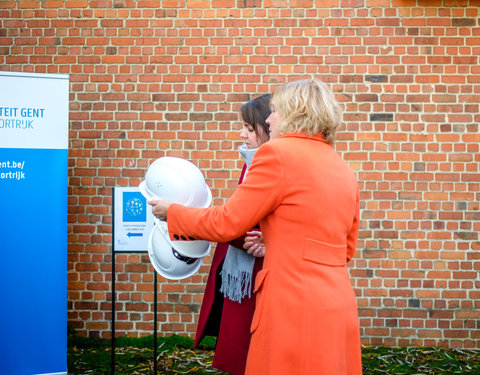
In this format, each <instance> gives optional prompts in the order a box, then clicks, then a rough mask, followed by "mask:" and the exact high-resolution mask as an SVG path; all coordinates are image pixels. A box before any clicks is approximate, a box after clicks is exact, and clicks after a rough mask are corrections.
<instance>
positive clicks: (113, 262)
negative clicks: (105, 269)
mask: <svg viewBox="0 0 480 375" xmlns="http://www.w3.org/2000/svg"><path fill="white" fill-rule="evenodd" d="M115 299H116V298H115V252H113V253H112V337H111V340H112V359H111V362H112V364H111V369H112V371H111V373H112V375H113V374H115Z"/></svg>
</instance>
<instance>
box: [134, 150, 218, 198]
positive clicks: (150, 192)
mask: <svg viewBox="0 0 480 375" xmlns="http://www.w3.org/2000/svg"><path fill="white" fill-rule="evenodd" d="M139 188H140V192H141V193H142V195H143V196H144V197H145V198H147V199H148V200H155V199H166V200H169V201H170V202H173V203H179V204H182V205H184V206H190V207H208V206H210V204H211V203H212V192H211V191H210V188H209V187H208V185H207V184H206V183H205V178H204V177H203V174H202V172H201V171H200V169H198V168H197V166H196V165H195V164H193V163H191V162H189V161H188V160H185V159H182V158H176V157H172V156H165V157H162V158H159V159H157V160H155V161H154V162H153V163H152V164H151V165H150V167H149V168H148V170H147V174H146V175H145V181H142V182H141V183H140V186H139Z"/></svg>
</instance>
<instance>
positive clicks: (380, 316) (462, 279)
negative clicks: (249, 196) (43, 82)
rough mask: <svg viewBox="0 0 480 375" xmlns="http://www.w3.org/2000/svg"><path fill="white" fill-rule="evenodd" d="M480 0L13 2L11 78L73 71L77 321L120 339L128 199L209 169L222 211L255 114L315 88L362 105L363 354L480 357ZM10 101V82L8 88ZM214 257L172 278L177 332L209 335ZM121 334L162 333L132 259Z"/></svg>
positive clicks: (359, 270) (141, 264) (354, 138)
mask: <svg viewBox="0 0 480 375" xmlns="http://www.w3.org/2000/svg"><path fill="white" fill-rule="evenodd" d="M479 5H480V2H479V1H475V0H429V1H427V0H263V1H261V0H138V1H134V0H97V1H94V0H90V1H87V0H65V1H63V0H62V1H61V0H45V1H34V0H31V1H1V2H0V14H1V17H0V26H1V28H0V63H1V66H0V69H1V70H6V71H25V72H38V73H63V74H69V75H70V159H69V201H68V202H69V216H68V223H69V225H68V231H69V233H68V235H69V237H68V244H69V246H68V259H69V263H68V280H69V285H68V301H69V302H68V320H69V324H71V325H72V326H73V327H74V328H75V329H76V330H77V331H78V333H80V334H82V335H88V336H99V337H109V335H110V320H111V313H110V311H111V303H110V301H111V293H110V288H111V261H112V255H111V242H112V235H111V224H112V217H111V204H112V197H111V191H112V187H114V186H136V185H138V183H139V182H140V181H141V179H142V178H143V176H144V174H145V171H146V169H147V167H148V165H149V163H151V162H152V161H153V160H154V159H156V158H158V157H161V156H164V155H172V156H180V157H184V158H187V159H189V160H192V161H194V162H195V163H196V164H197V165H198V166H199V167H200V168H201V169H202V171H203V172H204V174H205V176H206V178H207V181H208V184H209V185H210V186H211V187H212V192H213V195H214V203H215V204H220V203H221V202H222V201H223V200H224V199H225V198H227V197H228V196H230V195H231V194H232V191H233V190H234V188H235V186H236V179H237V178H238V176H239V168H240V167H241V162H240V159H239V156H238V154H237V152H236V151H235V150H236V146H237V145H238V144H239V137H238V131H239V129H240V128H241V124H240V122H239V118H238V110H239V107H240V105H241V104H242V103H243V102H245V101H246V100H248V99H249V98H251V97H253V96H255V95H257V94H260V93H266V92H271V91H272V89H273V88H274V87H275V86H276V85H278V84H279V83H282V82H286V81H287V80H293V79H297V78H304V77H311V76H315V77H318V78H321V79H323V80H324V81H326V82H328V83H329V84H330V85H331V86H332V87H333V89H334V91H335V92H336V95H337V98H338V99H339V101H340V102H341V103H342V105H343V106H344V108H345V114H344V124H345V125H344V129H343V130H342V131H341V132H340V134H339V135H338V142H337V144H336V149H337V150H338V152H340V153H341V154H342V155H343V157H344V158H345V159H346V160H347V161H348V163H349V164H350V165H351V166H352V167H353V169H354V170H355V171H356V172H357V174H358V178H359V181H360V188H361V200H362V203H361V217H362V224H361V230H360V239H359V243H358V251H357V254H356V259H355V260H354V261H352V262H351V264H350V267H351V274H352V283H353V285H354V287H355V290H356V293H357V296H358V304H359V312H360V320H361V330H362V337H363V342H364V343H365V344H386V345H446V346H447V345H448V346H459V347H480V344H479V343H480V340H478V338H479V336H480V324H479V322H480V298H479V297H480V292H479V291H478V287H479V284H480V283H479V280H478V272H479V270H480V261H479V259H480V255H479V250H480V242H479V235H478V233H479V230H480V221H479V219H480V210H479V203H478V202H479V200H480V191H479V190H480V173H479V162H480V153H479V144H480V132H479V125H478V123H479V121H480V114H479V112H480V111H479V106H480V85H479V83H480V64H479V56H480V25H479ZM2 89H5V88H2ZM209 261H210V258H205V264H204V266H202V268H201V270H200V272H199V273H198V274H196V275H194V276H192V277H190V278H189V279H186V280H183V281H179V282H171V281H166V280H164V279H162V278H161V277H160V278H159V283H158V288H159V293H158V299H159V304H158V311H159V313H158V321H159V326H158V329H159V332H160V334H172V333H177V334H183V335H193V333H194V332H195V327H196V325H195V324H196V319H197V317H198V311H199V306H200V303H201V300H202V292H203V288H204V282H205V279H206V275H207V273H208V269H209V268H208V263H209ZM116 264H117V283H116V284H117V285H116V288H117V291H118V296H117V301H118V302H117V305H116V310H117V312H118V315H117V318H116V319H117V327H116V328H117V332H118V333H119V334H121V335H124V334H125V335H129V336H142V335H149V334H151V333H152V330H153V303H152V301H153V268H152V267H151V265H150V263H149V260H148V256H147V255H146V254H144V253H143V254H119V255H117V256H116Z"/></svg>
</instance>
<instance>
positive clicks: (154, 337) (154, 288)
mask: <svg viewBox="0 0 480 375" xmlns="http://www.w3.org/2000/svg"><path fill="white" fill-rule="evenodd" d="M153 283H154V285H153V374H154V375H157V272H156V271H155V270H153Z"/></svg>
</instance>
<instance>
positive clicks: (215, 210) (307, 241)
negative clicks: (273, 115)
mask: <svg viewBox="0 0 480 375" xmlns="http://www.w3.org/2000/svg"><path fill="white" fill-rule="evenodd" d="M259 221H260V226H261V229H262V233H263V236H264V240H265V245H266V254H265V258H264V264H263V269H262V270H261V271H260V272H259V273H258V275H257V278H256V281H255V284H256V286H255V288H256V290H257V295H256V298H257V300H256V307H255V314H254V317H253V320H252V325H251V332H252V338H251V342H250V349H249V353H248V359H247V368H246V374H248V375H265V374H271V375H283V374H284V375H291V374H295V375H297V374H298V375H302V374H303V375H307V374H308V375H310V374H311V375H346V374H348V375H358V374H361V373H362V367H361V348H360V334H359V326H358V314H357V305H356V298H355V294H354V292H353V289H352V287H351V283H350V277H349V272H348V268H347V266H346V262H347V261H348V260H349V259H350V258H351V257H352V256H353V254H354V252H355V247H356V241H357V235H358V228H359V200H358V186H357V181H356V177H355V174H354V172H353V171H352V170H351V169H350V168H349V167H348V165H347V164H346V163H345V162H344V161H343V160H342V159H341V158H340V156H339V155H338V154H337V153H336V152H335V151H334V149H333V148H332V147H331V146H330V145H329V144H328V143H326V142H325V141H324V140H323V138H322V137H321V136H314V137H307V136H306V135H303V134H288V135H284V136H281V137H279V138H276V139H273V140H271V141H269V142H267V143H265V144H263V145H262V146H261V147H260V148H259V150H258V151H257V153H256V154H255V157H254V158H253V162H252V165H251V167H250V169H249V171H248V176H247V178H246V179H245V181H244V182H243V183H242V184H241V185H240V186H239V187H238V189H237V191H236V192H235V193H234V194H233V195H232V197H231V198H230V199H229V200H228V201H227V202H226V203H225V204H224V205H223V206H217V207H212V208H208V209H199V208H191V207H183V206H180V205H177V204H172V205H171V206H170V208H169V209H168V228H169V231H170V236H171V237H172V239H173V238H175V237H177V236H178V235H184V236H192V237H193V238H196V239H206V240H211V241H222V240H223V241H228V240H231V239H233V238H236V237H238V236H239V235H240V234H242V233H244V232H245V231H246V230H247V229H249V228H250V227H252V226H253V225H254V224H255V223H257V222H259Z"/></svg>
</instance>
